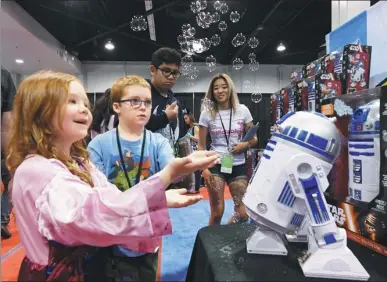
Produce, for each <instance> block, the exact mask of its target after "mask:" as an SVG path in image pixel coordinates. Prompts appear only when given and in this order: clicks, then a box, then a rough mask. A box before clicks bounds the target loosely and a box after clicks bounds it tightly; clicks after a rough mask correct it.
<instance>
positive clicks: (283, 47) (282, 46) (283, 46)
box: [277, 42, 286, 52]
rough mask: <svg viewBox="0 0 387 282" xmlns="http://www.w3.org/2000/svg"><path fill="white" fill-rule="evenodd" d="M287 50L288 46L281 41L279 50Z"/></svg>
mask: <svg viewBox="0 0 387 282" xmlns="http://www.w3.org/2000/svg"><path fill="white" fill-rule="evenodd" d="M285 50H286V47H285V45H284V44H283V43H282V42H281V43H280V45H278V47H277V51H279V52H283V51H285Z"/></svg>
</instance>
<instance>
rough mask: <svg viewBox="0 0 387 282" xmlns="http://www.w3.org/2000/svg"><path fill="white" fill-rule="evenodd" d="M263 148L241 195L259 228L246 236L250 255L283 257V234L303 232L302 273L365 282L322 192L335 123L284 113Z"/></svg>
mask: <svg viewBox="0 0 387 282" xmlns="http://www.w3.org/2000/svg"><path fill="white" fill-rule="evenodd" d="M278 124H279V130H278V131H277V132H275V133H273V135H272V137H271V139H270V140H269V143H268V145H267V147H266V149H265V151H264V152H263V155H262V158H261V162H260V164H259V166H258V167H257V169H256V170H255V172H254V175H253V177H252V178H251V180H250V183H249V186H248V188H247V192H246V194H245V197H244V200H243V202H244V204H245V205H246V208H247V212H248V214H249V216H250V217H251V218H252V219H253V220H255V221H256V222H257V225H258V228H257V229H256V230H255V231H254V233H253V234H252V235H251V236H250V237H249V238H248V239H247V250H248V252H250V253H258V254H270V255H287V249H286V248H285V244H284V242H283V241H282V238H283V237H284V236H283V235H285V234H288V233H290V232H296V233H297V232H298V231H299V230H300V229H301V228H303V226H304V228H305V225H306V230H307V242H308V251H307V253H306V254H305V256H303V257H302V258H300V259H299V263H300V266H301V269H302V271H303V272H304V275H305V276H306V277H323V278H333V279H358V280H368V279H369V275H368V273H367V271H366V270H365V269H364V267H363V266H362V265H361V264H360V262H359V261H358V260H357V258H356V257H355V256H354V254H353V253H352V251H351V250H349V249H348V248H347V236H346V231H345V229H343V228H338V227H337V226H336V223H335V220H334V218H333V216H332V215H331V213H330V212H329V209H328V206H327V203H326V200H325V197H324V191H325V190H326V189H327V188H328V185H329V183H328V179H327V174H328V173H329V171H330V170H331V168H332V165H333V163H334V161H335V160H336V158H337V157H338V155H339V153H340V134H339V132H338V131H337V129H336V126H335V125H334V123H333V122H332V121H331V120H330V119H329V118H327V117H325V116H323V115H321V114H319V113H316V112H306V111H302V112H296V113H294V112H289V113H288V114H286V115H285V116H283V117H282V118H281V119H280V120H279V122H278Z"/></svg>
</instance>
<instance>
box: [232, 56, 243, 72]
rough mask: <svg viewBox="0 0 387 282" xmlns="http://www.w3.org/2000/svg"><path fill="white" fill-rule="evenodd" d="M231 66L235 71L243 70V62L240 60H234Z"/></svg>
mask: <svg viewBox="0 0 387 282" xmlns="http://www.w3.org/2000/svg"><path fill="white" fill-rule="evenodd" d="M232 66H233V68H234V69H235V70H240V69H241V68H243V61H242V60H241V59H240V58H236V59H235V60H234V61H233V62H232Z"/></svg>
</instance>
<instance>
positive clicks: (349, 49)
mask: <svg viewBox="0 0 387 282" xmlns="http://www.w3.org/2000/svg"><path fill="white" fill-rule="evenodd" d="M371 50H372V48H371V46H365V45H357V44H349V45H346V46H344V51H343V79H344V81H345V92H346V93H351V92H355V91H361V90H364V89H368V87H369V79H370V67H371Z"/></svg>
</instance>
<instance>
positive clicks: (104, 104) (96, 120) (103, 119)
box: [91, 88, 115, 133]
mask: <svg viewBox="0 0 387 282" xmlns="http://www.w3.org/2000/svg"><path fill="white" fill-rule="evenodd" d="M110 90H111V89H110V88H108V89H106V91H105V93H104V94H103V95H102V97H100V98H98V100H97V101H96V102H95V105H94V110H93V123H92V124H91V129H92V130H94V131H96V132H98V133H101V130H102V129H104V131H107V130H108V125H109V120H110V117H111V116H112V115H114V114H115V113H114V111H113V106H112V102H111V97H110Z"/></svg>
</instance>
